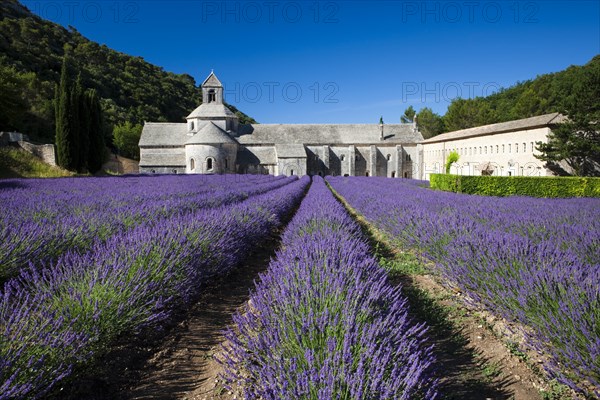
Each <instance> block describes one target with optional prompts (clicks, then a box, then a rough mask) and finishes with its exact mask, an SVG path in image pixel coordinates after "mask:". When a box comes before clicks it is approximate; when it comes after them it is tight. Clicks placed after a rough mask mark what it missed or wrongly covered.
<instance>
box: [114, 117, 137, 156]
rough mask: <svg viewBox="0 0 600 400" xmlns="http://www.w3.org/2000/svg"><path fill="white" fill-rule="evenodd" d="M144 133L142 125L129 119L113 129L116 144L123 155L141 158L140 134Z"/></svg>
mask: <svg viewBox="0 0 600 400" xmlns="http://www.w3.org/2000/svg"><path fill="white" fill-rule="evenodd" d="M141 135H142V125H140V124H136V125H134V124H132V123H131V122H129V121H127V122H125V123H124V124H122V125H117V126H115V128H114V129H113V138H114V140H113V141H114V144H115V146H116V147H117V149H119V153H120V154H121V155H122V156H125V157H128V158H133V159H134V160H139V159H140V148H139V142H140V136H141Z"/></svg>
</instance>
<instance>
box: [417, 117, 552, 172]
mask: <svg viewBox="0 0 600 400" xmlns="http://www.w3.org/2000/svg"><path fill="white" fill-rule="evenodd" d="M561 120H562V116H561V115H560V114H558V113H554V114H547V115H542V116H539V117H532V118H526V119H522V120H517V121H509V122H505V123H499V124H493V125H487V126H483V127H478V128H471V129H465V130H463V131H456V132H449V133H445V134H442V135H439V136H435V137H433V138H431V139H428V140H425V141H423V142H422V143H421V144H420V145H419V156H420V160H419V164H418V165H419V169H420V171H418V173H416V174H415V175H417V176H420V178H421V179H427V180H429V176H430V175H431V174H433V173H444V172H445V164H446V158H447V157H448V155H449V154H450V153H451V152H452V151H456V152H457V153H458V155H459V156H460V158H459V161H458V162H457V163H454V164H453V165H452V167H451V170H450V172H451V173H452V174H457V175H486V174H488V175H496V176H548V175H552V172H550V171H549V170H547V169H546V168H545V167H544V162H543V161H540V160H538V159H537V158H536V157H535V155H536V154H539V152H538V151H537V150H536V147H537V143H538V142H543V143H546V142H547V141H548V135H549V134H550V132H551V126H552V125H553V124H555V123H558V122H560V121H561Z"/></svg>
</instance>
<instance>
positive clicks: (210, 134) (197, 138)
mask: <svg viewBox="0 0 600 400" xmlns="http://www.w3.org/2000/svg"><path fill="white" fill-rule="evenodd" d="M220 143H237V142H236V141H235V140H233V139H232V138H231V137H230V136H229V135H228V134H227V132H225V131H224V130H223V129H221V128H219V127H218V126H217V125H215V124H214V122H212V121H209V122H208V123H207V124H206V125H204V127H203V128H202V129H200V130H199V131H198V132H196V133H195V134H194V135H193V136H192V137H190V138H189V139H188V140H187V141H186V142H185V144H186V145H188V144H220Z"/></svg>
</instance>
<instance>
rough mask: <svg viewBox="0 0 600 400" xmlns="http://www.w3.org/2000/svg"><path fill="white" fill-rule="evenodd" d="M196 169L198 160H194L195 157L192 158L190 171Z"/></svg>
mask: <svg viewBox="0 0 600 400" xmlns="http://www.w3.org/2000/svg"><path fill="white" fill-rule="evenodd" d="M195 169H196V161H194V159H193V158H192V159H190V171H193V170H195Z"/></svg>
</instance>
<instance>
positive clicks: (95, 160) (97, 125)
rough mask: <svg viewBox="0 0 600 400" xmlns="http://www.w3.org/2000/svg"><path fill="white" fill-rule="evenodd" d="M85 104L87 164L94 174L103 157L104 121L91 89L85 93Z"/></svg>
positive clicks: (96, 97)
mask: <svg viewBox="0 0 600 400" xmlns="http://www.w3.org/2000/svg"><path fill="white" fill-rule="evenodd" d="M85 102H86V104H87V109H88V111H89V130H88V136H89V141H88V143H89V146H88V157H87V164H88V170H89V171H90V172H91V173H96V172H98V171H99V170H100V168H102V163H103V162H104V155H105V144H104V121H103V118H102V108H101V107H100V100H99V98H98V93H97V92H96V90H94V89H91V90H88V91H87V92H86V96H85Z"/></svg>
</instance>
